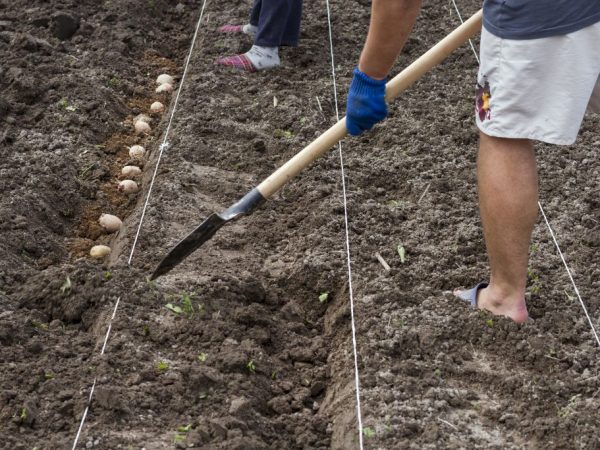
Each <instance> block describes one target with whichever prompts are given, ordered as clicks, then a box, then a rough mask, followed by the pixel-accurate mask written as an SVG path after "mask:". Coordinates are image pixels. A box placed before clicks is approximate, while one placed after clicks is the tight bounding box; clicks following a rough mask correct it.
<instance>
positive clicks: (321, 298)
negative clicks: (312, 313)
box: [319, 292, 329, 303]
mask: <svg viewBox="0 0 600 450" xmlns="http://www.w3.org/2000/svg"><path fill="white" fill-rule="evenodd" d="M327 300H329V292H323V293H322V294H321V295H319V302H320V303H327Z"/></svg>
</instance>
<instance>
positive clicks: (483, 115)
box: [475, 81, 492, 122]
mask: <svg viewBox="0 0 600 450" xmlns="http://www.w3.org/2000/svg"><path fill="white" fill-rule="evenodd" d="M491 98H492V94H491V93H490V84H489V83H488V82H487V81H486V82H485V83H484V84H483V86H482V85H480V84H479V83H477V95H476V98H475V112H476V113H477V115H478V116H479V120H481V121H482V122H483V121H484V120H486V119H487V120H489V119H491V117H492V111H491V110H490V99H491Z"/></svg>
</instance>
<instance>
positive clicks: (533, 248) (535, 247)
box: [531, 243, 540, 255]
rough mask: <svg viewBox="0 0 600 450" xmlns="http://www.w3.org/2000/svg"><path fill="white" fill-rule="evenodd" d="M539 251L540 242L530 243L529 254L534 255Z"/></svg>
mask: <svg viewBox="0 0 600 450" xmlns="http://www.w3.org/2000/svg"><path fill="white" fill-rule="evenodd" d="M539 251H540V244H537V243H534V244H531V254H532V255H535V254H536V253H537V252H539Z"/></svg>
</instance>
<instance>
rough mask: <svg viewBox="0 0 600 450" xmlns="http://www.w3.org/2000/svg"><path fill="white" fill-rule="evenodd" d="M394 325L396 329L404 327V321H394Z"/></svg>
mask: <svg viewBox="0 0 600 450" xmlns="http://www.w3.org/2000/svg"><path fill="white" fill-rule="evenodd" d="M394 325H395V326H396V327H397V328H401V327H404V326H406V320H404V319H396V320H395V321H394Z"/></svg>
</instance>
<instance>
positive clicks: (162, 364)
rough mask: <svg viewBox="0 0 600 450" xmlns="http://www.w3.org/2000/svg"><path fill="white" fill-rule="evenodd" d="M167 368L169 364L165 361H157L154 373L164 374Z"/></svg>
mask: <svg viewBox="0 0 600 450" xmlns="http://www.w3.org/2000/svg"><path fill="white" fill-rule="evenodd" d="M168 368H169V363H168V362H166V361H162V360H161V361H158V362H157V363H156V371H157V372H165V371H166V370H167V369H168Z"/></svg>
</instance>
